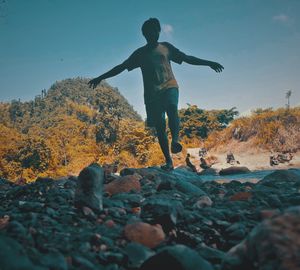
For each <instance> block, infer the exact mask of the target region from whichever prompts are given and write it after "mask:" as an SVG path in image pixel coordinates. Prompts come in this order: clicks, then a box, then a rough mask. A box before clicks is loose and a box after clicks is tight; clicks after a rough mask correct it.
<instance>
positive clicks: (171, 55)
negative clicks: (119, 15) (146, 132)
mask: <svg viewBox="0 0 300 270" xmlns="http://www.w3.org/2000/svg"><path fill="white" fill-rule="evenodd" d="M160 31H161V27H160V23H159V21H158V19H155V18H150V19H149V20H147V21H145V22H144V24H143V26H142V33H143V35H144V37H145V39H146V41H147V44H146V45H144V46H143V47H140V48H138V49H137V50H135V51H134V52H133V53H132V54H131V55H130V57H129V58H128V59H127V60H125V61H124V62H123V63H122V64H120V65H117V66H115V67H114V68H113V69H111V70H110V71H108V72H106V73H104V74H102V75H100V76H99V77H97V78H94V79H92V80H91V81H89V85H90V86H92V87H93V88H95V87H96V86H97V85H98V84H99V83H100V82H101V81H102V80H104V79H106V78H110V77H113V76H115V75H117V74H119V73H121V72H123V71H124V70H125V69H127V70H128V71H131V70H133V69H135V68H140V69H141V71H142V75H143V81H144V102H145V105H146V113H147V126H149V127H155V129H156V133H157V137H158V141H159V145H160V147H161V150H162V152H163V154H164V157H165V161H166V164H165V165H163V166H161V168H162V169H164V170H167V171H170V170H173V161H172V158H171V155H170V151H169V142H168V137H167V133H166V120H165V113H167V116H168V119H169V128H170V130H171V135H172V142H171V152H172V153H179V152H181V150H182V146H181V144H180V143H179V117H178V109H177V106H178V84H177V81H176V79H175V76H174V74H173V71H172V68H171V63H170V62H171V61H173V62H175V63H177V64H181V63H182V62H186V63H188V64H191V65H203V66H209V67H210V68H212V69H213V70H215V71H216V72H221V71H222V70H223V66H222V65H220V64H219V63H216V62H212V61H207V60H203V59H199V58H197V57H194V56H190V55H186V54H184V53H183V52H181V51H180V50H178V49H177V48H175V47H174V46H173V45H171V44H170V43H168V42H158V38H159V34H160Z"/></svg>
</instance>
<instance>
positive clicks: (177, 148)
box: [171, 142, 182, 154]
mask: <svg viewBox="0 0 300 270" xmlns="http://www.w3.org/2000/svg"><path fill="white" fill-rule="evenodd" d="M181 151H182V145H181V144H180V143H179V142H172V143H171V152H172V153H173V154H177V153H179V152H181Z"/></svg>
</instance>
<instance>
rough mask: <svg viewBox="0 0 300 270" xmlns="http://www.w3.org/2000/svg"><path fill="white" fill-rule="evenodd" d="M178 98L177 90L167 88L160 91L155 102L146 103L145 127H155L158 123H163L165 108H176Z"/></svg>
mask: <svg viewBox="0 0 300 270" xmlns="http://www.w3.org/2000/svg"><path fill="white" fill-rule="evenodd" d="M178 96H179V91H178V88H175V87H174V88H169V89H165V90H161V92H160V93H159V96H158V98H157V99H156V100H155V101H153V102H151V103H146V114H147V120H146V125H147V126H148V127H155V126H156V123H157V122H158V121H161V120H163V121H164V120H165V113H166V110H167V107H168V106H169V105H175V106H178Z"/></svg>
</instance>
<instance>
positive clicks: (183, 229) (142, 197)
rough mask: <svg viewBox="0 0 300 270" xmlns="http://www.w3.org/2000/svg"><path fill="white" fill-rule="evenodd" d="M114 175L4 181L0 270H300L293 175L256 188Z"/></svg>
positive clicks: (131, 172)
mask: <svg viewBox="0 0 300 270" xmlns="http://www.w3.org/2000/svg"><path fill="white" fill-rule="evenodd" d="M120 175H121V176H117V175H115V176H111V177H112V179H113V180H111V181H106V179H105V174H104V173H103V170H102V168H101V167H99V166H98V165H92V166H89V167H87V168H85V169H84V170H83V171H82V172H81V173H80V175H79V177H78V178H77V177H70V178H65V179H60V180H53V179H50V178H39V179H37V181H35V182H34V183H31V184H27V185H15V184H12V183H10V182H9V181H6V180H3V179H1V180H0V260H1V267H0V268H1V270H2V269H3V270H7V269H9V270H16V269H18V270H20V269H31V270H32V269H33V270H36V269H37V270H46V269H59V270H67V269H72V270H73V269H98V270H99V269H105V270H117V269H140V270H146V269H184V270H189V269H207V270H209V269H215V270H220V269H224V270H225V269H226V270H227V269H232V270H235V269H292V270H294V269H300V267H299V265H300V263H299V259H300V255H299V254H300V252H298V251H299V250H300V242H299V239H300V231H299V228H300V173H299V171H298V170H285V171H276V172H274V173H272V174H270V175H268V176H267V177H265V178H264V179H263V180H261V181H260V182H258V183H257V184H254V183H248V182H246V183H240V182H238V181H231V182H228V183H217V182H215V181H210V182H205V181H202V180H201V176H199V175H197V174H195V173H192V172H189V171H187V170H184V169H176V170H174V171H173V172H169V173H168V172H165V171H162V170H161V169H159V168H143V169H133V168H128V169H125V170H123V171H121V173H120ZM83 190H84V192H83ZM278 254H280V255H278Z"/></svg>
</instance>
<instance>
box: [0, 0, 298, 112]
mask: <svg viewBox="0 0 300 270" xmlns="http://www.w3.org/2000/svg"><path fill="white" fill-rule="evenodd" d="M149 17H157V18H158V19H159V20H160V22H161V24H162V28H163V30H162V33H161V38H160V40H161V41H169V42H171V43H172V44H173V45H174V46H176V47H177V48H179V49H180V50H182V51H183V52H185V53H186V54H190V55H194V56H197V57H199V58H203V59H208V60H214V61H217V62H219V63H221V64H222V65H223V66H224V67H225V70H224V72H223V73H221V74H219V73H215V72H214V71H213V70H211V69H209V68H208V67H199V66H191V65H188V64H184V63H183V64H182V65H177V64H175V63H174V64H173V70H174V73H175V76H176V78H177V80H178V83H179V86H180V103H179V106H180V107H185V106H186V103H191V104H196V105H198V106H199V107H201V108H204V109H218V108H219V109H221V108H231V107H234V106H235V107H237V108H238V110H239V111H240V112H244V111H247V110H249V109H253V108H257V107H263V108H265V107H273V108H277V107H282V106H284V104H285V102H286V100H285V93H286V91H287V90H292V96H291V105H292V106H295V105H300V91H299V87H300V1H299V0H263V1H261V0H195V1H189V0H186V1H181V0H180V1H179V0H177V1H176V0H164V1H161V0H152V1H141V0H139V1H138V0H127V1H124V0H110V1H106V0H0V101H9V100H12V99H17V98H21V100H30V99H33V98H34V96H35V95H37V94H39V93H40V91H41V90H42V89H44V88H46V89H48V88H49V87H50V86H51V85H52V84H53V83H54V82H55V81H59V80H62V79H65V78H73V77H77V76H81V77H89V78H91V77H95V76H98V75H100V74H101V73H103V72H106V71H107V70H108V69H110V68H112V67H113V66H115V65H117V64H119V63H121V62H123V61H124V60H125V59H126V58H127V57H128V56H129V55H130V54H131V53H132V52H133V51H134V50H135V49H136V48H138V47H140V46H143V45H144V44H145V40H144V38H143V36H142V34H141V31H140V28H141V25H142V23H143V22H144V21H145V20H146V19H148V18H149ZM107 81H108V83H110V84H111V85H112V86H114V87H118V88H119V90H120V91H121V93H122V94H123V95H124V96H125V97H126V98H127V99H128V100H129V102H130V103H131V104H132V105H133V106H134V108H135V109H136V110H137V111H138V112H139V113H140V114H141V115H142V116H145V110H144V104H143V85H142V77H141V73H140V71H139V70H138V69H136V70H134V71H131V72H127V71H124V72H123V73H122V74H120V75H118V76H117V77H115V78H111V79H108V80H107Z"/></svg>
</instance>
